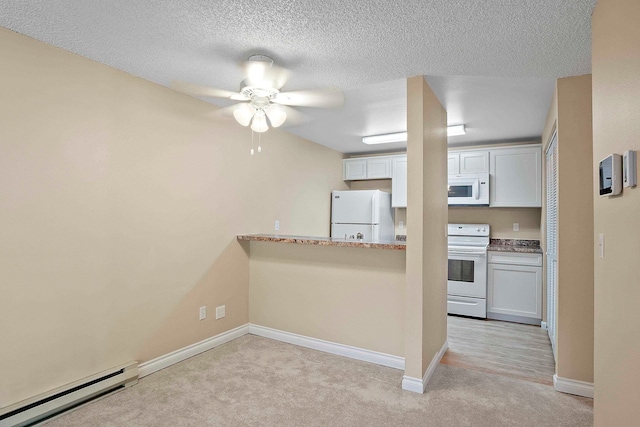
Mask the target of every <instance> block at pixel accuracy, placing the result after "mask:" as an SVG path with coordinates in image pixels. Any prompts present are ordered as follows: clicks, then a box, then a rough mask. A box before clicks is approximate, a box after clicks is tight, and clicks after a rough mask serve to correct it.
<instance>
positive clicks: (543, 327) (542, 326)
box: [540, 322, 547, 331]
mask: <svg viewBox="0 0 640 427" xmlns="http://www.w3.org/2000/svg"><path fill="white" fill-rule="evenodd" d="M540 328H542V330H543V331H546V330H547V322H540Z"/></svg>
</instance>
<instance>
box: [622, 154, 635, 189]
mask: <svg viewBox="0 0 640 427" xmlns="http://www.w3.org/2000/svg"><path fill="white" fill-rule="evenodd" d="M636 169H637V166H636V152H635V151H633V150H627V151H625V152H624V154H623V155H622V186H623V187H635V186H636Z"/></svg>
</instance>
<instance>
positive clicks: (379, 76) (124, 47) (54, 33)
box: [0, 0, 595, 152]
mask: <svg viewBox="0 0 640 427" xmlns="http://www.w3.org/2000/svg"><path fill="white" fill-rule="evenodd" d="M594 5H595V0H535V1H532V0H528V1H525V0H522V1H515V0H485V1H479V0H476V1H473V0H431V1H427V0H408V1H387V0H368V1H352V2H347V1H335V0H331V1H329V0H325V1H311V0H302V1H296V0H279V1H268V0H263V1H248V0H235V1H212V0H208V1H205V0H174V1H159V0H155V1H152V0H136V1H132V0H100V1H98V0H81V1H76V0H21V1H11V2H6V1H5V2H2V3H1V4H0V25H2V26H4V27H7V28H9V29H12V30H14V31H17V32H19V33H22V34H26V35H29V36H31V37H34V38H36V39H39V40H42V41H45V42H47V43H50V44H53V45H55V46H58V47H61V48H63V49H66V50H68V51H71V52H75V53H78V54H80V55H82V56H85V57H87V58H91V59H93V60H96V61H99V62H102V63H104V64H107V65H110V66H113V67H115V68H118V69H121V70H124V71H127V72H129V73H131V74H134V75H137V76H140V77H143V78H145V79H148V80H151V81H153V82H156V83H159V84H162V85H168V84H169V82H170V81H172V80H174V79H179V80H184V81H190V82H194V83H198V84H204V85H211V86H215V87H221V88H225V89H232V90H235V89H237V88H238V85H239V82H240V80H241V74H240V70H239V69H238V67H237V64H238V62H239V61H241V60H244V59H246V58H247V57H248V56H249V55H250V54H253V53H266V54H269V55H270V56H272V57H273V58H274V59H275V60H276V62H277V63H278V64H280V65H282V66H284V67H286V68H289V69H290V70H292V71H293V76H292V78H291V79H290V80H289V82H288V83H287V85H286V86H285V88H284V89H287V90H292V89H304V88H317V87H325V86H337V87H340V88H342V89H343V90H345V91H346V94H347V105H346V106H345V107H344V109H343V110H341V111H339V112H335V111H334V112H333V114H330V113H331V112H317V111H312V110H308V111H305V113H308V114H309V115H310V116H311V118H313V119H314V120H315V121H312V122H310V123H308V124H306V125H303V126H297V127H294V128H290V129H291V131H292V132H295V133H298V134H301V135H304V136H306V137H308V138H310V139H312V140H315V141H317V142H320V143H323V144H325V145H329V146H332V147H333V148H336V149H339V150H340V151H346V152H354V151H364V150H366V147H364V148H361V144H359V145H356V144H357V141H358V140H359V137H361V136H362V135H353V133H355V132H360V133H362V132H365V131H367V132H369V129H371V131H370V132H375V133H383V132H392V131H396V130H401V129H393V128H394V127H404V126H403V122H404V116H402V114H403V113H402V112H400V114H399V115H400V116H402V117H401V118H400V119H398V118H397V117H396V116H398V111H397V110H398V109H401V108H406V107H402V105H403V103H404V100H405V98H406V94H405V93H404V89H403V84H399V82H400V81H401V80H400V79H404V78H406V77H408V76H413V75H428V76H440V77H434V78H431V77H429V78H428V81H429V83H430V84H431V85H432V87H433V88H434V90H435V91H436V93H437V94H438V96H439V98H440V100H441V101H442V102H443V104H445V106H446V108H447V110H448V113H449V118H450V120H449V122H450V123H452V122H451V117H452V116H455V117H456V120H455V121H456V122H459V121H463V122H465V123H466V122H467V120H471V119H473V120H476V121H477V120H478V119H479V118H481V117H482V116H483V113H482V111H476V110H485V113H486V114H485V115H486V116H488V117H493V118H494V121H497V122H498V123H512V122H513V121H514V119H517V118H518V117H521V116H528V117H530V119H529V124H528V125H523V126H525V128H524V129H522V132H520V133H521V134H520V135H515V134H514V132H501V133H500V132H499V133H495V132H494V133H492V132H491V131H490V130H489V127H495V126H494V125H493V123H492V124H491V126H489V125H488V124H487V126H485V127H486V128H487V129H486V131H481V128H482V125H481V124H480V123H478V127H477V131H478V132H480V133H477V134H476V135H474V136H473V137H471V136H467V137H459V138H463V139H461V140H460V141H456V142H460V143H462V142H477V141H490V140H496V139H510V138H520V137H522V136H539V135H540V134H541V132H542V124H543V121H544V116H546V110H547V108H548V107H549V103H550V101H551V97H550V94H551V93H552V91H553V81H554V79H555V78H557V77H564V76H572V75H580V74H586V73H589V72H590V65H591V54H590V50H591V44H590V39H591V25H590V23H591V12H592V11H593V7H594ZM455 76H475V78H463V77H455ZM482 77H485V78H487V79H483V78H482ZM520 83H522V88H521V90H518V89H517V88H514V85H516V86H517V85H519V84H520ZM394 87H397V88H400V90H399V92H401V93H397V94H396V93H395V92H394V91H393V90H392V89H393V88H394ZM487 91H490V93H489V94H488V95H489V98H488V99H492V98H493V97H495V98H496V99H495V100H498V101H500V102H498V105H495V104H496V102H495V100H492V101H491V102H484V103H483V102H482V97H486V96H487ZM379 92H382V93H384V96H383V95H382V94H380V93H379ZM509 96H514V97H520V100H519V101H518V100H516V99H514V100H513V102H508V104H510V105H508V106H504V105H500V104H502V102H503V100H504V99H510V98H505V97H509ZM350 99H351V102H350ZM485 99H486V98H485ZM527 100H530V101H531V103H528V102H524V101H527ZM356 101H357V102H356ZM529 104H531V105H529ZM543 104H544V105H543ZM471 106H474V107H473V108H471ZM500 107H502V108H500ZM385 108H386V109H387V110H388V111H387V113H388V114H387V113H384V111H383V110H384V109H385ZM492 109H495V111H493V113H491V111H489V110H492ZM539 109H542V110H544V111H542V112H540V111H538V112H537V113H536V112H535V111H534V110H536V111H537V110H539ZM338 113H339V114H338ZM404 114H405V115H406V112H405V113H404ZM343 116H349V117H350V119H349V121H348V122H347V121H346V120H340V118H343ZM458 118H459V120H458ZM496 118H498V120H496ZM540 118H541V119H540ZM354 120H355V121H357V122H358V123H356V124H355V125H354V123H353V121H354ZM540 120H542V122H540ZM516 121H518V120H516ZM519 121H522V119H521V120H519ZM345 122H347V124H349V123H350V124H351V125H352V126H351V127H350V128H345V129H341V128H340V126H344V125H345ZM372 122H375V123H376V125H375V126H372V125H371V123H372ZM327 126H330V127H331V128H332V130H331V131H332V132H333V134H332V135H331V136H330V138H329V137H328V136H327V135H326V134H323V133H322V129H323V128H324V129H327ZM469 126H470V128H471V125H469ZM527 126H528V128H527ZM529 128H530V129H535V131H534V130H529ZM494 130H495V129H494ZM341 132H342V133H341ZM531 132H533V134H531ZM530 134H531V135H530ZM336 138H337V139H336ZM464 138H466V139H464ZM328 139H331V142H328V141H327V140H328ZM452 142H453V141H452ZM354 147H357V148H354Z"/></svg>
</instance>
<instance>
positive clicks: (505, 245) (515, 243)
mask: <svg viewBox="0 0 640 427" xmlns="http://www.w3.org/2000/svg"><path fill="white" fill-rule="evenodd" d="M487 249H488V250H490V251H496V252H520V253H527V254H541V253H542V248H541V247H540V240H521V239H491V241H490V242H489V247H488V248H487Z"/></svg>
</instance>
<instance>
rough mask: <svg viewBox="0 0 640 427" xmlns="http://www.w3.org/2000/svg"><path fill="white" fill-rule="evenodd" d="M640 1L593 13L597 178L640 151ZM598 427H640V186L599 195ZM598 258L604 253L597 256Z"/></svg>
mask: <svg viewBox="0 0 640 427" xmlns="http://www.w3.org/2000/svg"><path fill="white" fill-rule="evenodd" d="M638 17H640V2H638V1H637V0H600V1H599V2H598V5H597V6H596V9H595V12H594V14H593V21H592V24H593V59H592V63H593V129H594V132H593V159H594V162H593V169H592V170H593V180H594V184H593V187H592V188H594V192H593V193H592V194H594V195H595V188H596V182H597V170H596V166H597V163H596V162H598V161H600V159H602V158H604V157H605V156H607V155H609V154H611V153H618V154H622V153H623V152H624V151H626V150H636V151H638V150H640V139H639V136H640V120H638V119H639V118H640V54H639V52H640V26H638ZM593 200H594V215H595V217H594V231H595V233H594V235H593V236H592V238H593V241H594V242H596V241H597V236H598V234H599V233H602V234H604V236H605V257H604V258H600V257H599V256H598V255H597V253H596V254H595V266H594V267H595V313H596V316H595V425H596V426H601V427H608V426H635V425H638V424H639V423H640V405H638V395H640V310H639V309H638V301H640V284H639V280H638V278H639V277H640V262H638V260H639V259H640V215H639V214H638V213H639V212H640V187H636V188H625V189H623V192H622V195H620V196H617V197H603V198H600V197H598V196H594V199H593ZM594 252H597V249H596V250H595V251H594Z"/></svg>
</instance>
